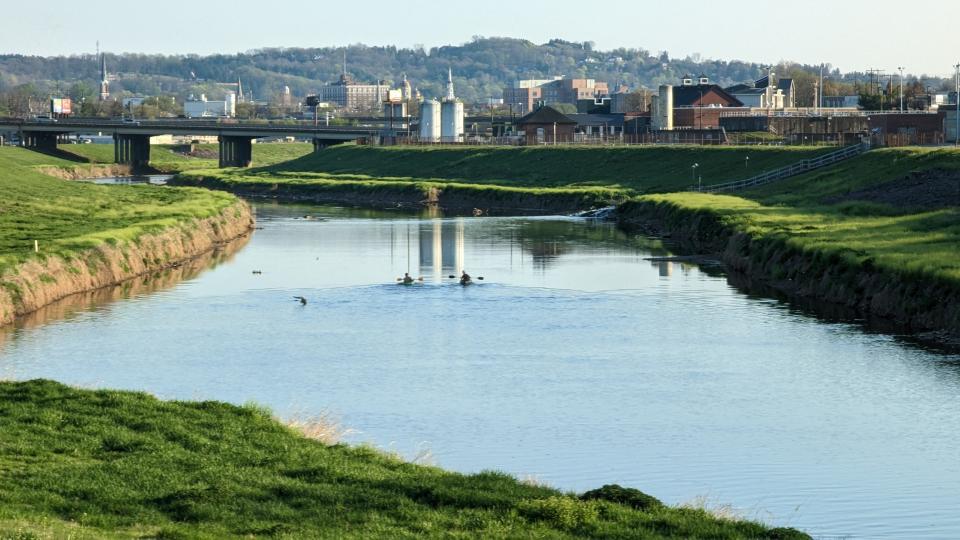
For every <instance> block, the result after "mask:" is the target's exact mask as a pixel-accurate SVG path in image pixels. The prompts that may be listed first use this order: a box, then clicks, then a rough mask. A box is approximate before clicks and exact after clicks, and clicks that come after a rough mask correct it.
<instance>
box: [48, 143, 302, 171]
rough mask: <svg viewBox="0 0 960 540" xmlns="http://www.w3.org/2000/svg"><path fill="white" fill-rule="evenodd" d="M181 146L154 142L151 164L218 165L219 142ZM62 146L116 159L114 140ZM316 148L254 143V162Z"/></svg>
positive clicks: (96, 158)
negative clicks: (192, 148)
mask: <svg viewBox="0 0 960 540" xmlns="http://www.w3.org/2000/svg"><path fill="white" fill-rule="evenodd" d="M182 148H183V147H182V146H178V145H154V146H152V147H151V148H150V165H151V166H152V167H153V168H155V169H157V170H159V171H162V172H170V173H176V172H181V171H188V170H192V169H212V168H216V167H217V166H218V161H217V152H218V149H217V145H216V144H198V145H196V148H197V150H199V151H200V152H201V153H202V155H206V156H209V157H194V156H189V155H186V154H184V153H183V152H181V151H180V150H182ZM60 150H63V151H65V152H69V153H72V154H76V155H77V156H80V157H83V158H86V159H88V160H90V161H91V162H93V163H113V145H112V144H69V145H62V146H60ZM312 151H313V145H312V144H308V143H263V144H254V145H253V162H254V165H257V166H269V165H275V164H277V163H281V162H284V161H290V160H294V159H297V158H301V157H303V156H305V155H306V154H309V153H310V152H312Z"/></svg>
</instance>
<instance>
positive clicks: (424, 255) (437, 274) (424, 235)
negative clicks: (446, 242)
mask: <svg viewBox="0 0 960 540" xmlns="http://www.w3.org/2000/svg"><path fill="white" fill-rule="evenodd" d="M442 240H443V221H441V220H439V219H435V220H433V222H432V223H431V224H430V225H429V226H423V227H420V273H421V274H429V275H432V276H433V279H434V281H437V282H439V281H442V280H443V275H442V274H443V243H442Z"/></svg>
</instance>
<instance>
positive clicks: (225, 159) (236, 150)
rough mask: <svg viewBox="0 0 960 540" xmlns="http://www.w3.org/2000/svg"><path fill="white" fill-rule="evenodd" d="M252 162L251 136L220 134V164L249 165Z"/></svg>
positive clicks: (228, 165) (223, 165)
mask: <svg viewBox="0 0 960 540" xmlns="http://www.w3.org/2000/svg"><path fill="white" fill-rule="evenodd" d="M251 163H253V137H232V136H228V135H221V136H220V166H221V167H249V166H250V164H251Z"/></svg>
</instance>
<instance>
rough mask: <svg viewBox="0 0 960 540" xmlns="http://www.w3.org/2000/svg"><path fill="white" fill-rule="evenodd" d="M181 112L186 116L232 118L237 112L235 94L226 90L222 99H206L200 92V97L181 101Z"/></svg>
mask: <svg viewBox="0 0 960 540" xmlns="http://www.w3.org/2000/svg"><path fill="white" fill-rule="evenodd" d="M183 114H184V115H185V116H186V117H187V118H233V117H234V116H236V114H237V95H236V94H234V93H233V92H227V95H226V98H225V99H224V100H223V101H208V100H207V96H205V95H203V94H201V95H200V99H192V98H191V99H188V100H187V101H185V102H184V103H183Z"/></svg>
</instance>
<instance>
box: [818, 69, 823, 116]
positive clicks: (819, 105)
mask: <svg viewBox="0 0 960 540" xmlns="http://www.w3.org/2000/svg"><path fill="white" fill-rule="evenodd" d="M817 89H818V91H817V99H818V100H819V101H817V112H820V109H823V64H822V63H821V64H820V86H818V87H817Z"/></svg>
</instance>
